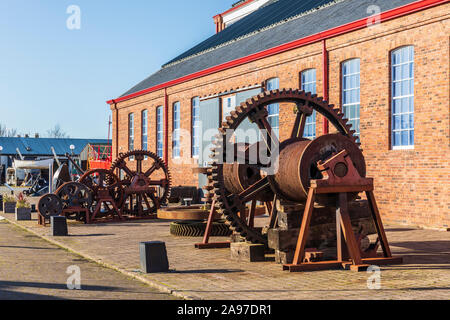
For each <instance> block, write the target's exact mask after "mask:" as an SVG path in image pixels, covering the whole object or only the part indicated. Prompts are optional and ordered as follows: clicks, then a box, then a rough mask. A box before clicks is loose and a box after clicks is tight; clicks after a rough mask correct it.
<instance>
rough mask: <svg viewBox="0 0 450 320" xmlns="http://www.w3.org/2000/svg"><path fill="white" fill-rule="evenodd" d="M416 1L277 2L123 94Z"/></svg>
mask: <svg viewBox="0 0 450 320" xmlns="http://www.w3.org/2000/svg"><path fill="white" fill-rule="evenodd" d="M416 1H417V0H390V1H386V0H338V1H330V0H278V1H275V2H273V3H269V4H268V5H266V6H264V7H262V8H260V9H258V10H257V11H255V12H253V13H252V14H250V15H248V16H246V17H244V18H242V19H241V20H240V21H238V22H236V23H234V24H232V25H231V26H229V27H228V28H226V29H225V30H223V31H222V32H219V33H218V34H215V35H213V36H212V37H210V38H209V39H207V40H205V41H203V42H202V43H200V44H198V45H197V46H195V47H193V48H192V49H190V50H188V51H186V52H185V53H183V54H181V55H179V56H178V57H176V58H175V59H173V60H171V61H170V62H168V63H167V64H166V65H165V66H163V68H162V69H161V70H159V71H158V72H156V73H154V74H153V75H151V76H150V77H148V78H147V79H145V80H144V81H142V82H140V83H139V84H137V85H136V86H134V87H133V88H131V89H130V90H128V91H127V92H125V93H124V94H123V95H122V96H121V97H124V96H128V95H130V94H133V93H136V92H139V91H142V90H145V89H148V88H151V87H154V86H156V85H159V84H162V83H165V82H168V81H171V80H174V79H178V78H181V77H184V76H186V75H189V74H193V73H195V72H198V71H201V70H205V69H208V68H211V67H214V66H217V65H220V64H223V63H226V62H229V61H233V60H236V59H239V58H242V57H246V56H249V55H251V54H254V53H257V52H260V51H264V50H267V49H270V48H273V47H276V46H279V45H282V44H285V43H288V42H291V41H295V40H297V39H301V38H305V37H308V36H311V35H314V34H317V33H320V32H322V31H326V30H329V29H332V28H335V27H339V26H341V25H344V24H347V23H350V22H353V21H357V20H360V19H364V18H367V17H369V16H370V15H372V14H373V13H372V12H370V13H368V12H367V10H368V8H369V6H378V7H379V8H380V11H381V12H384V11H388V10H391V9H395V8H398V7H401V6H403V5H407V4H409V3H412V2H416Z"/></svg>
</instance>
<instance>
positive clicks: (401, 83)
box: [391, 46, 414, 146]
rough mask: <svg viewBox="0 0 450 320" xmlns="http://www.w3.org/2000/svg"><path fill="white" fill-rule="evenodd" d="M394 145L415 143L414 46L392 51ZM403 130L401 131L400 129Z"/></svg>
mask: <svg viewBox="0 0 450 320" xmlns="http://www.w3.org/2000/svg"><path fill="white" fill-rule="evenodd" d="M391 62H392V66H391V68H392V71H391V74H392V116H393V122H392V129H393V130H394V132H393V135H392V136H393V137H392V140H393V146H412V145H414V133H413V131H414V48H413V47H412V46H408V47H402V48H399V49H397V50H394V51H393V52H392V53H391ZM398 130H401V131H398Z"/></svg>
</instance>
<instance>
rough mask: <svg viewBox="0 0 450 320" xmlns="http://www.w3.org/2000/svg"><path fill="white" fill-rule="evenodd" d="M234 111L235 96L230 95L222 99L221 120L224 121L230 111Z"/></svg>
mask: <svg viewBox="0 0 450 320" xmlns="http://www.w3.org/2000/svg"><path fill="white" fill-rule="evenodd" d="M235 109H236V95H232V96H229V97H226V98H223V99H222V120H223V121H224V120H225V118H226V117H227V116H229V115H230V113H231V111H234V110H235Z"/></svg>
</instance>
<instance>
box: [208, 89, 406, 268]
mask: <svg viewBox="0 0 450 320" xmlns="http://www.w3.org/2000/svg"><path fill="white" fill-rule="evenodd" d="M275 103H290V104H292V105H293V106H294V113H295V114H296V117H295V122H294V125H293V128H292V131H291V133H290V136H289V137H288V138H287V139H286V140H284V141H279V139H278V137H277V135H276V134H275V133H274V131H273V130H272V128H271V125H270V122H269V120H268V111H267V106H268V105H271V104H275ZM314 110H315V111H316V112H318V113H319V114H321V115H323V116H324V117H325V118H326V119H328V121H329V122H330V123H331V124H332V125H333V126H334V128H335V130H336V131H335V132H336V133H332V134H325V135H322V136H320V137H318V138H316V139H314V140H309V139H306V138H304V137H303V133H304V128H305V124H306V118H307V117H308V116H310V115H311V114H312V113H313V111H314ZM247 119H248V120H249V121H250V122H251V123H253V124H256V125H257V127H258V128H259V130H260V132H261V136H262V137H263V138H262V139H261V140H260V141H259V142H257V143H255V144H252V145H249V144H243V143H236V142H235V141H236V137H235V136H234V135H233V134H230V132H231V133H233V132H235V130H237V129H238V128H239V126H240V125H241V124H242V123H243V122H244V121H247ZM219 132H220V133H219V134H218V135H217V140H216V141H215V142H214V144H215V145H214V148H212V155H211V158H212V159H213V161H212V167H211V169H210V170H208V178H209V179H210V180H211V181H212V184H211V187H210V189H211V194H210V197H214V199H216V202H217V204H218V206H219V207H220V210H221V212H222V213H223V214H224V216H225V217H226V219H227V222H228V224H229V225H230V227H231V229H233V230H234V231H236V232H238V233H240V234H241V236H242V237H244V238H245V239H246V240H247V241H250V242H253V243H260V244H265V245H266V246H267V243H268V239H267V232H266V231H267V228H256V227H255V226H254V225H253V224H252V223H249V217H248V216H247V214H246V213H245V211H246V207H247V205H248V204H249V203H251V204H252V206H254V205H255V203H256V202H265V203H268V204H270V202H272V205H271V206H269V209H270V211H271V220H270V225H269V229H270V228H274V227H275V226H276V224H277V210H276V203H277V201H288V202H290V203H293V204H301V205H303V208H304V211H303V210H302V211H303V212H302V213H303V215H302V218H300V219H302V220H301V228H300V230H299V235H298V239H296V240H298V241H296V247H295V249H296V250H295V257H294V259H293V263H292V264H289V265H288V264H286V265H285V268H286V269H288V270H290V271H301V270H309V269H318V268H328V267H336V266H338V265H339V266H346V265H351V266H352V269H363V268H365V267H367V263H369V260H368V259H375V260H373V261H376V263H378V264H383V263H396V262H400V260H399V259H395V258H392V256H391V253H390V249H389V245H388V242H387V239H386V235H385V233H384V229H383V225H382V223H381V219H380V217H379V213H378V209H377V207H376V203H375V199H374V196H373V180H372V179H368V178H366V163H365V160H364V156H363V154H362V151H361V149H360V148H359V145H360V144H359V143H358V142H357V137H356V136H355V135H354V133H355V131H353V130H352V129H351V126H350V125H349V124H348V120H346V119H344V114H343V113H342V112H341V111H340V109H338V108H334V106H333V105H329V104H328V103H327V102H326V101H324V100H323V99H322V98H319V97H317V96H316V95H311V94H310V93H305V92H303V91H300V90H292V89H290V90H275V91H270V92H264V93H261V94H260V95H258V96H255V97H253V98H251V99H249V100H247V101H246V102H244V103H242V104H241V105H240V106H238V107H237V108H236V110H235V111H233V112H231V114H230V116H228V117H227V118H226V121H224V122H223V124H222V127H221V128H220V129H219ZM263 147H264V148H263ZM255 149H256V150H257V153H259V154H261V153H260V150H262V149H264V150H265V151H264V152H265V153H264V154H265V155H266V156H267V157H269V158H270V159H271V161H272V162H270V163H269V164H268V163H267V162H264V163H263V162H262V161H260V158H258V161H253V162H250V161H249V160H250V159H249V157H250V156H249V155H250V154H251V152H252V151H253V152H254V151H255ZM230 154H231V158H230ZM271 156H272V157H271ZM230 159H231V161H230ZM274 162H276V166H277V169H278V170H276V171H274V172H270V170H268V168H269V167H270V166H274V165H275V163H274ZM360 192H366V194H367V198H368V203H369V206H370V211H371V217H372V218H373V221H374V224H375V227H376V232H377V234H378V239H379V240H377V242H378V241H379V242H380V244H381V247H382V249H383V255H382V257H379V255H377V254H376V252H372V254H371V256H370V258H367V257H366V259H363V258H362V257H364V254H363V253H362V252H361V250H360V248H359V247H358V246H359V243H358V241H360V240H361V239H360V237H355V235H354V233H353V231H352V227H351V221H350V217H349V214H348V209H347V208H348V203H349V202H350V201H352V200H354V199H356V198H357V196H358V194H359V193H360ZM317 207H322V208H323V207H329V208H334V210H333V211H332V212H333V213H335V216H336V219H337V220H336V221H337V223H336V229H337V230H336V232H337V238H336V239H337V259H335V260H334V261H331V262H327V263H325V262H323V261H321V262H312V261H313V260H315V259H310V258H311V257H315V258H317V257H318V259H320V257H321V253H320V252H315V251H317V250H314V249H311V248H307V247H306V240H307V238H308V232H309V228H310V224H311V220H312V219H314V215H313V210H314V209H315V208H317ZM341 237H342V238H343V239H344V240H345V241H341ZM345 244H346V247H345ZM370 248H372V249H373V248H374V244H372V245H371V246H370ZM344 251H345V252H344ZM373 251H376V250H373ZM376 259H378V260H376Z"/></svg>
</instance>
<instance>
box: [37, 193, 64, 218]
mask: <svg viewBox="0 0 450 320" xmlns="http://www.w3.org/2000/svg"><path fill="white" fill-rule="evenodd" d="M38 210H39V214H40V215H41V216H42V217H44V218H45V219H50V217H52V216H59V215H60V214H61V212H62V210H63V203H62V201H61V199H60V198H59V197H58V196H57V195H55V194H53V193H49V194H46V195H43V196H42V197H41V198H40V199H39V202H38Z"/></svg>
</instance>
